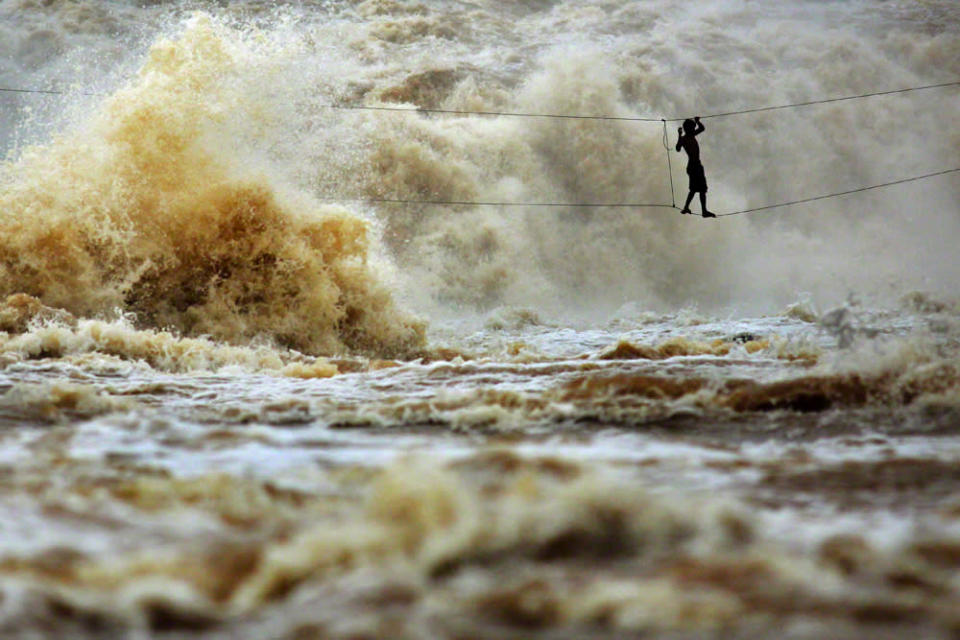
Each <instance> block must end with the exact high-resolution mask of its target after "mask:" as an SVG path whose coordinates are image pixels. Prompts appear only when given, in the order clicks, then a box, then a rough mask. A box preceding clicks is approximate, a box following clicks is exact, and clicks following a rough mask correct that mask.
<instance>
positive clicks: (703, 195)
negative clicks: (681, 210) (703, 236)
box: [687, 191, 717, 218]
mask: <svg viewBox="0 0 960 640" xmlns="http://www.w3.org/2000/svg"><path fill="white" fill-rule="evenodd" d="M690 195H691V196H692V195H693V194H692V193H691V194H690ZM689 204H690V201H689V200H687V205H688V206H689ZM700 211H701V212H702V213H703V217H704V218H716V217H717V214H715V213H711V212H710V211H708V210H707V192H706V191H701V192H700Z"/></svg>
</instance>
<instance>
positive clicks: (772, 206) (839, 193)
mask: <svg viewBox="0 0 960 640" xmlns="http://www.w3.org/2000/svg"><path fill="white" fill-rule="evenodd" d="M958 171H960V167H957V168H956V169H947V170H945V171H936V172H934V173H925V174H923V175H922V176H913V177H912V178H902V179H900V180H893V181H892V182H883V183H881V184H872V185H870V186H868V187H859V188H857V189H849V190H847V191H837V192H836V193H825V194H823V195H822V196H814V197H812V198H803V199H802V200H790V201H789V202H778V203H777V204H768V205H764V206H762V207H753V208H752V209H742V210H741V211H731V212H730V213H718V214H717V217H718V218H722V217H726V216H738V215H740V214H742V213H755V212H757V211H766V210H767V209H777V208H780V207H789V206H792V205H795V204H804V203H806V202H815V201H817V200H826V199H827V198H838V197H840V196H846V195H850V194H851V193H860V192H861V191H870V190H871V189H881V188H883V187H892V186H893V185H896V184H903V183H905V182H915V181H917V180H926V179H927V178H935V177H937V176H942V175H946V174H948V173H957V172H958Z"/></svg>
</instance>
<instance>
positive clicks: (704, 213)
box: [703, 210, 717, 218]
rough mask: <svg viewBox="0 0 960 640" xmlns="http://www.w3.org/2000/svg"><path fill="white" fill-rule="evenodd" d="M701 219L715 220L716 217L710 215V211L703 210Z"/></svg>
mask: <svg viewBox="0 0 960 640" xmlns="http://www.w3.org/2000/svg"><path fill="white" fill-rule="evenodd" d="M703 217H704V218H716V217H717V214H715V213H712V212H710V211H706V210H704V212H703Z"/></svg>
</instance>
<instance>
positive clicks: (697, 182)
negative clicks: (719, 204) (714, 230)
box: [677, 117, 717, 218]
mask: <svg viewBox="0 0 960 640" xmlns="http://www.w3.org/2000/svg"><path fill="white" fill-rule="evenodd" d="M705 130H706V127H704V126H703V124H701V122H700V118H699V117H696V118H694V119H693V120H684V121H683V128H680V129H677V132H678V133H679V135H680V137H679V138H678V139H677V151H680V149H683V150H684V151H686V152H687V176H689V177H690V193H688V194H687V202H686V203H685V204H684V205H683V209H682V210H681V211H680V213H693V212H692V211H690V201H691V200H693V194H695V193H698V192H699V193H700V211H701V212H702V213H703V217H704V218H716V217H717V216H716V215H715V214H713V213H711V212H710V211H708V210H707V176H706V175H705V174H704V173H703V165H702V164H701V163H700V145H699V144H697V136H698V135H700V134H701V133H703V132H704V131H705Z"/></svg>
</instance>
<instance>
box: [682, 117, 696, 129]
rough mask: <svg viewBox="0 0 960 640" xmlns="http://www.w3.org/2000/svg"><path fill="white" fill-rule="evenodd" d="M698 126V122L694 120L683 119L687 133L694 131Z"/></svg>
mask: <svg viewBox="0 0 960 640" xmlns="http://www.w3.org/2000/svg"><path fill="white" fill-rule="evenodd" d="M696 128H697V125H696V123H695V122H694V121H693V120H690V119H689V118H687V119H686V120H684V121H683V130H684V131H686V132H687V133H693V130H694V129H696Z"/></svg>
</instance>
